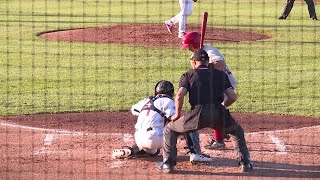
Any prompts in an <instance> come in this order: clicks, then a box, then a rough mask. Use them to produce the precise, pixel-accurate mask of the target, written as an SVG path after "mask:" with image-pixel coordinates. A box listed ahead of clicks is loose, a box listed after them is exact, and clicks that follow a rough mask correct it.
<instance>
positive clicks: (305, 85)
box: [0, 0, 320, 117]
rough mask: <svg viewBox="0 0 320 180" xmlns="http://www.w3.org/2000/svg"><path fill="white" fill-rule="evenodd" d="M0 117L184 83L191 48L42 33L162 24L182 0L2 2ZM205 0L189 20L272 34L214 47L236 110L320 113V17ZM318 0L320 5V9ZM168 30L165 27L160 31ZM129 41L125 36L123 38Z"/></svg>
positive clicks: (302, 9) (103, 101)
mask: <svg viewBox="0 0 320 180" xmlns="http://www.w3.org/2000/svg"><path fill="white" fill-rule="evenodd" d="M0 2H1V6H0V13H1V16H0V28H1V29H0V47H1V48H0V82H1V86H0V104H1V108H0V115H18V114H35V113H57V112H83V111H86V112H87V111H118V110H127V109H129V108H130V107H131V105H132V104H134V103H135V102H137V101H138V100H140V99H141V98H142V97H145V96H147V95H151V94H152V93H153V85H154V84H155V82H157V81H159V80H160V79H166V80H170V81H172V82H173V83H174V85H175V86H177V85H178V80H179V78H180V75H181V74H182V73H183V72H185V71H186V70H187V69H189V66H190V65H189V60H188V59H189V57H190V52H188V51H180V50H179V47H176V48H165V47H139V46H131V45H126V44H99V43H80V42H64V41H46V40H44V39H42V38H40V37H38V36H37V35H38V34H39V33H43V32H47V31H55V30H64V29H77V28H88V27H96V26H108V25H114V24H123V23H158V24H163V22H164V20H166V19H168V18H169V17H171V16H173V15H175V14H176V13H178V11H179V5H178V2H177V1H176V0H164V1H158V0H126V1H122V0H100V1H99V0H86V1H73V0H63V1H51V0H1V1H0ZM283 5H284V2H282V1H276V0H270V1H264V0H252V1H247V0H227V1H210V0H199V1H198V2H197V3H194V12H193V14H192V15H191V16H190V18H189V19H188V24H200V23H201V14H202V12H203V11H207V12H208V13H209V18H208V26H210V27H220V28H227V29H236V30H242V31H249V32H258V33H264V34H267V35H269V36H271V38H269V39H265V40H260V41H254V42H252V41H250V42H246V41H245V42H237V43H235V42H232V43H216V44H211V45H213V46H215V47H217V48H218V49H219V50H220V51H221V52H222V53H223V55H224V56H225V57H226V59H227V62H228V65H229V66H230V68H231V70H232V72H233V74H234V75H235V77H236V78H237V79H238V83H239V85H238V88H237V94H238V96H239V98H238V101H237V102H236V103H235V104H234V105H233V106H232V108H231V109H232V111H233V112H255V113H267V114H288V115H304V116H313V117H319V116H320V91H319V89H320V85H319V82H320V61H319V60H320V33H319V32H318V31H319V28H320V22H319V21H313V20H310V19H309V18H308V11H307V8H306V4H305V3H303V2H302V3H299V2H297V3H296V4H295V6H294V8H293V10H292V12H291V14H290V18H288V19H287V20H278V19H277V17H278V16H279V15H280V14H281V12H282V8H283ZM319 9H320V6H319V4H316V10H318V12H319ZM159 31H164V29H159ZM123 38H126V37H123Z"/></svg>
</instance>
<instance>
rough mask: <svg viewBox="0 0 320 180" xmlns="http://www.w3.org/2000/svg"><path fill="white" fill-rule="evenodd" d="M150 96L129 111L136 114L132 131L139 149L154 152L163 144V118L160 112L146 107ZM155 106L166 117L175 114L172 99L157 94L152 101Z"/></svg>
mask: <svg viewBox="0 0 320 180" xmlns="http://www.w3.org/2000/svg"><path fill="white" fill-rule="evenodd" d="M149 101H150V98H145V99H143V100H141V101H139V102H138V103H137V104H135V105H133V106H132V108H131V113H132V114H133V115H135V116H138V120H137V123H136V124H135V130H136V132H135V133H134V137H135V141H136V144H137V146H138V147H139V149H140V150H141V149H143V150H145V151H146V152H147V153H151V154H153V153H155V152H156V151H157V149H158V148H162V146H163V129H164V123H165V122H164V118H163V116H161V114H160V113H158V112H156V111H155V110H152V108H146V107H145V105H146V104H147V107H149V106H150V104H148V102H149ZM153 105H154V107H155V108H157V109H158V110H160V111H161V112H162V113H163V114H164V116H166V117H167V118H168V117H170V116H172V115H174V114H175V103H174V101H173V100H172V99H171V98H169V97H167V96H163V95H161V94H160V95H157V96H156V100H155V101H154V102H153Z"/></svg>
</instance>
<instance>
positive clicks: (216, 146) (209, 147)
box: [204, 141, 226, 149]
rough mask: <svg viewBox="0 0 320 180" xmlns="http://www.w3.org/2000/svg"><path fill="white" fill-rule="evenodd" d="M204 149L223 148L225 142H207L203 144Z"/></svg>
mask: <svg viewBox="0 0 320 180" xmlns="http://www.w3.org/2000/svg"><path fill="white" fill-rule="evenodd" d="M204 148H206V149H225V148H226V144H225V143H224V142H221V143H219V142H218V141H214V142H213V143H211V144H207V145H205V146H204Z"/></svg>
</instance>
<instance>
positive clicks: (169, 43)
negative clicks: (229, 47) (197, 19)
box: [39, 24, 271, 47]
mask: <svg viewBox="0 0 320 180" xmlns="http://www.w3.org/2000/svg"><path fill="white" fill-rule="evenodd" d="M175 28H176V29H175V30H177V27H175ZM188 30H189V31H197V32H200V30H201V26H200V25H189V26H188ZM39 36H40V37H42V38H44V39H47V40H55V41H70V42H73V41H77V42H92V43H106V44H109V43H112V44H126V45H134V46H145V47H179V46H180V44H181V39H179V38H177V33H174V34H169V33H168V31H167V29H166V27H165V25H164V24H118V25H113V26H103V27H93V28H86V29H74V30H62V31H52V32H42V33H40V34H39ZM268 38H271V37H270V36H268V35H265V34H259V33H255V32H245V31H239V30H231V29H223V28H213V27H207V31H206V38H205V43H209V44H211V43H226V42H242V41H257V40H262V39H268Z"/></svg>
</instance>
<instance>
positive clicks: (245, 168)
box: [240, 163, 253, 172]
mask: <svg viewBox="0 0 320 180" xmlns="http://www.w3.org/2000/svg"><path fill="white" fill-rule="evenodd" d="M252 169H253V166H252V164H251V163H241V164H240V172H249V171H252Z"/></svg>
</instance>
